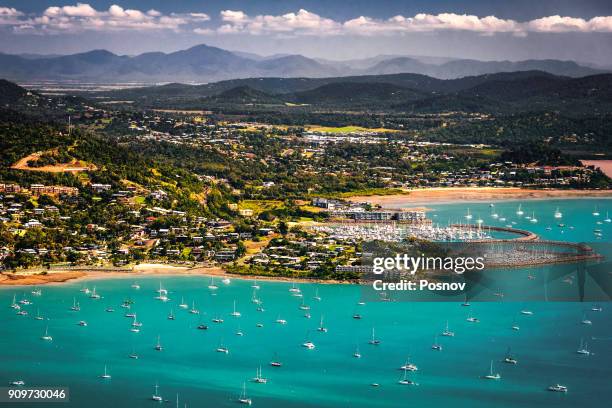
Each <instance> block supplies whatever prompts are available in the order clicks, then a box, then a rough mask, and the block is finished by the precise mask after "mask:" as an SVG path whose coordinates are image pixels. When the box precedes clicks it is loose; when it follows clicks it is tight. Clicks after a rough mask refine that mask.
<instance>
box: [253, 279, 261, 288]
mask: <svg viewBox="0 0 612 408" xmlns="http://www.w3.org/2000/svg"><path fill="white" fill-rule="evenodd" d="M251 287H252V288H253V289H255V290H259V289H260V287H259V284H258V283H257V280H254V281H253V284H252V285H251Z"/></svg>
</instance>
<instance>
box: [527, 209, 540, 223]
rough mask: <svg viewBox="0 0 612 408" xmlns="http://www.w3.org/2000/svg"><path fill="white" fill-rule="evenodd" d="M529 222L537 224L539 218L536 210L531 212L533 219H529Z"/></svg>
mask: <svg viewBox="0 0 612 408" xmlns="http://www.w3.org/2000/svg"><path fill="white" fill-rule="evenodd" d="M529 222H531V223H532V224H535V223H536V222H538V219H537V218H536V216H535V212H532V213H531V219H530V220H529Z"/></svg>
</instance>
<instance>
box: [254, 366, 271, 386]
mask: <svg viewBox="0 0 612 408" xmlns="http://www.w3.org/2000/svg"><path fill="white" fill-rule="evenodd" d="M253 382H256V383H258V384H267V383H268V379H267V378H266V377H264V376H263V374H262V371H261V366H259V369H257V370H256V373H255V377H253Z"/></svg>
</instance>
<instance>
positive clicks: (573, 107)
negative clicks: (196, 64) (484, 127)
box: [100, 71, 612, 113]
mask: <svg viewBox="0 0 612 408" xmlns="http://www.w3.org/2000/svg"><path fill="white" fill-rule="evenodd" d="M100 96H102V97H105V98H110V99H129V100H133V101H135V102H136V103H138V104H142V105H144V106H150V107H155V106H157V107H159V106H164V107H172V106H174V107H191V108H194V107H200V108H205V107H211V108H214V106H216V105H218V104H223V105H228V104H235V105H238V106H237V107H239V105H245V104H248V105H250V106H253V105H270V104H277V105H279V104H280V105H283V104H285V105H287V104H293V105H302V106H314V107H315V108H316V107H317V106H323V107H335V108H367V109H368V110H371V111H377V110H378V111H408V112H426V113H437V112H446V111H472V112H491V113H500V112H502V113H503V112H505V113H516V112H527V111H543V110H554V111H566V112H574V113H580V112H591V111H593V110H596V111H598V112H610V111H611V110H612V74H599V75H592V76H587V77H583V78H570V77H563V76H555V75H552V74H548V73H545V72H541V71H525V72H509V73H498V74H487V75H480V76H473V77H465V78H460V79H451V80H441V79H436V78H432V77H427V76H424V75H418V74H394V75H374V76H355V77H332V78H320V79H312V78H289V79H286V78H250V79H241V80H231V81H222V82H216V83H212V84H206V85H197V86H193V85H183V84H169V85H164V86H157V87H146V88H134V89H127V90H120V91H114V92H106V93H102V94H100Z"/></svg>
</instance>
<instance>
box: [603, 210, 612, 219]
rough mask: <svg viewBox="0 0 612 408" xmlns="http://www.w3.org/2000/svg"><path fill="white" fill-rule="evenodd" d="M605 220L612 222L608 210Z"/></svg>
mask: <svg viewBox="0 0 612 408" xmlns="http://www.w3.org/2000/svg"><path fill="white" fill-rule="evenodd" d="M604 222H612V218H610V216H609V215H608V212H607V211H606V219H605V220H604Z"/></svg>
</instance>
